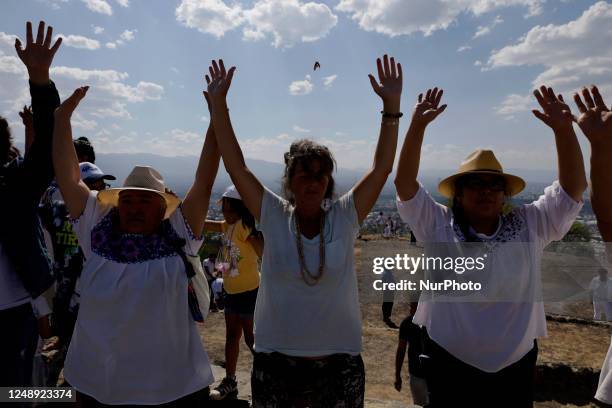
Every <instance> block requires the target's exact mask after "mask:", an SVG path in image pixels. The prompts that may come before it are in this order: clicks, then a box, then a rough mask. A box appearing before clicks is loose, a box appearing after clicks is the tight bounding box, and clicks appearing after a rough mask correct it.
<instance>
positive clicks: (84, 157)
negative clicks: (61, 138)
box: [72, 136, 96, 163]
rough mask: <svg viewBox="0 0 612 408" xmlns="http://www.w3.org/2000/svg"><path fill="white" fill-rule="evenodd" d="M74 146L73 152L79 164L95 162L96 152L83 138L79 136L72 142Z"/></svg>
mask: <svg viewBox="0 0 612 408" xmlns="http://www.w3.org/2000/svg"><path fill="white" fill-rule="evenodd" d="M72 143H73V144H74V150H75V151H76V154H77V157H78V159H79V163H82V162H89V163H95V162H96V152H95V151H94V148H93V145H92V144H91V142H90V141H89V139H88V138H86V137H85V136H81V137H79V138H78V139H75V140H73V141H72Z"/></svg>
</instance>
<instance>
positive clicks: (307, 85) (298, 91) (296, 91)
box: [289, 75, 314, 95]
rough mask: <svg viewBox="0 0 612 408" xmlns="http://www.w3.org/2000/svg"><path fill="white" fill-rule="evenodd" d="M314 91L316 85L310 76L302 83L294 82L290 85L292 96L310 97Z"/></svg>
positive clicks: (301, 81)
mask: <svg viewBox="0 0 612 408" xmlns="http://www.w3.org/2000/svg"><path fill="white" fill-rule="evenodd" d="M313 89H314V85H313V84H312V82H311V78H310V75H306V78H304V79H303V80H300V81H293V82H292V83H291V84H290V85H289V93H290V94H291V95H308V94H309V93H311V92H312V90H313Z"/></svg>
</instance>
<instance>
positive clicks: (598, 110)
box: [574, 85, 612, 147]
mask: <svg viewBox="0 0 612 408" xmlns="http://www.w3.org/2000/svg"><path fill="white" fill-rule="evenodd" d="M582 97H583V98H584V102H582V99H581V98H580V94H578V93H575V94H574V102H576V106H578V110H579V111H580V116H579V117H578V119H577V120H576V121H577V122H578V126H580V129H581V130H582V133H584V135H585V136H586V137H587V138H588V139H589V141H590V142H591V143H594V144H599V143H601V142H607V143H608V144H611V146H610V147H612V109H608V107H607V106H606V104H605V103H604V100H603V98H602V96H601V94H600V93H599V89H597V87H596V86H595V85H593V86H591V90H590V92H589V89H587V88H586V87H584V88H582ZM585 103H586V105H585Z"/></svg>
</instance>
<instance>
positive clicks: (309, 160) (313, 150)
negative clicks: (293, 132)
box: [282, 139, 336, 204]
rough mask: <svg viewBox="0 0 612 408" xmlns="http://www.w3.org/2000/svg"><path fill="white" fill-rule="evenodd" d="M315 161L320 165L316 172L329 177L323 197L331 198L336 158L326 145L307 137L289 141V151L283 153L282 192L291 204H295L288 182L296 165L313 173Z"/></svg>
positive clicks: (293, 173)
mask: <svg viewBox="0 0 612 408" xmlns="http://www.w3.org/2000/svg"><path fill="white" fill-rule="evenodd" d="M315 162H318V163H319V165H320V169H319V172H318V173H319V174H324V175H326V176H328V177H329V183H328V185H327V190H326V191H325V198H331V197H332V195H333V194H334V188H335V181H334V178H333V176H332V173H333V171H334V168H335V167H336V160H335V159H334V156H333V154H332V153H331V151H330V150H329V149H328V148H327V146H323V145H321V144H319V143H316V142H314V141H312V140H309V139H301V140H297V141H295V142H293V143H291V147H290V148H289V151H288V152H287V153H285V171H284V174H283V179H282V184H283V194H284V195H285V198H286V199H287V200H289V202H290V203H291V204H295V198H294V196H293V193H292V192H291V189H290V184H291V180H292V179H293V176H294V175H295V172H296V170H297V167H298V165H301V166H302V169H303V170H304V171H305V172H307V173H311V174H314V170H313V169H312V165H313V163H315Z"/></svg>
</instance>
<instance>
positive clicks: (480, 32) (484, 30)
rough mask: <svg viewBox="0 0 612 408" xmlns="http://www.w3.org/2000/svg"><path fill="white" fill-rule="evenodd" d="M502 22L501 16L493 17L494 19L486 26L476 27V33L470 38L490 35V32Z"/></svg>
mask: <svg viewBox="0 0 612 408" xmlns="http://www.w3.org/2000/svg"><path fill="white" fill-rule="evenodd" d="M503 22H504V19H503V18H501V16H497V17H495V19H494V20H493V21H492V22H491V24H489V25H486V26H478V28H477V29H476V32H475V33H474V37H472V38H478V37H483V36H485V35H488V34H491V30H493V28H495V26H497V25H499V24H501V23H503Z"/></svg>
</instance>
